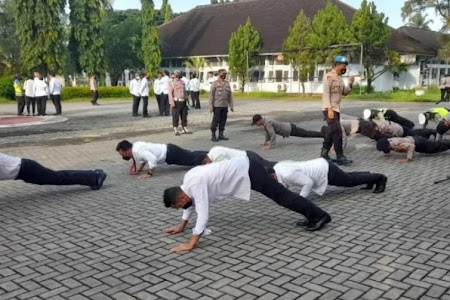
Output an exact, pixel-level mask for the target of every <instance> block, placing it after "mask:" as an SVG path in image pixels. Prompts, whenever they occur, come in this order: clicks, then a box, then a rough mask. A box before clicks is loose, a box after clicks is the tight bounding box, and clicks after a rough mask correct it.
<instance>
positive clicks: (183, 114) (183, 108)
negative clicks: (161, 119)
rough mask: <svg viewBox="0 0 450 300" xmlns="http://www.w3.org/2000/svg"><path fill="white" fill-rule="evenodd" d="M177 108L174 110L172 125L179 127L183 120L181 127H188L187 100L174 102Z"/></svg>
mask: <svg viewBox="0 0 450 300" xmlns="http://www.w3.org/2000/svg"><path fill="white" fill-rule="evenodd" d="M174 103H175V108H172V125H173V127H178V125H179V123H180V118H181V126H183V127H186V126H187V116H188V106H187V104H186V100H183V101H174Z"/></svg>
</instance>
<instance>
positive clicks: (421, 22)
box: [407, 12, 434, 30]
mask: <svg viewBox="0 0 450 300" xmlns="http://www.w3.org/2000/svg"><path fill="white" fill-rule="evenodd" d="M427 17H428V14H422V13H421V12H417V13H415V14H414V15H411V16H410V17H409V19H408V23H407V25H408V26H411V27H414V28H420V29H425V30H431V28H430V24H431V23H434V21H433V20H431V19H428V18H427Z"/></svg>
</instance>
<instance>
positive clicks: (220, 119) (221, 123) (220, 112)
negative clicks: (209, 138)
mask: <svg viewBox="0 0 450 300" xmlns="http://www.w3.org/2000/svg"><path fill="white" fill-rule="evenodd" d="M213 113H214V116H213V120H212V123H211V131H216V130H217V127H219V131H225V125H226V124H227V118H228V107H214V108H213Z"/></svg>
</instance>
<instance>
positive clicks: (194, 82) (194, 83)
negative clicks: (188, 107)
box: [189, 78, 200, 92]
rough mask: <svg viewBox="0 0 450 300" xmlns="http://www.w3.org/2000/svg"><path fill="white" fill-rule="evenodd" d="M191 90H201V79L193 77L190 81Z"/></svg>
mask: <svg viewBox="0 0 450 300" xmlns="http://www.w3.org/2000/svg"><path fill="white" fill-rule="evenodd" d="M189 90H191V91H192V92H199V91H200V80H198V78H192V79H191V81H190V82H189Z"/></svg>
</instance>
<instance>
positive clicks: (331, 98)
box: [321, 55, 355, 165]
mask: <svg viewBox="0 0 450 300" xmlns="http://www.w3.org/2000/svg"><path fill="white" fill-rule="evenodd" d="M347 65H348V60H347V59H346V58H345V57H344V56H341V55H339V56H336V57H335V59H334V64H333V69H332V70H331V72H329V73H327V74H325V76H324V78H323V97H322V111H323V114H324V116H325V119H326V121H327V127H326V130H325V140H324V142H323V148H322V153H321V156H322V157H323V158H325V159H330V156H329V155H328V153H329V151H330V149H331V147H332V146H333V145H334V149H335V151H336V158H337V159H336V160H335V162H336V163H337V164H340V165H343V164H349V163H352V161H351V160H349V159H347V158H346V157H345V156H344V150H343V147H342V130H341V124H340V110H341V109H340V108H341V107H340V106H341V100H342V95H344V96H345V95H348V94H349V93H350V92H351V91H352V86H353V82H354V81H355V79H354V78H353V76H350V78H349V80H348V82H349V85H348V86H346V85H345V83H344V81H343V80H342V75H343V74H345V72H346V71H347Z"/></svg>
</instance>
